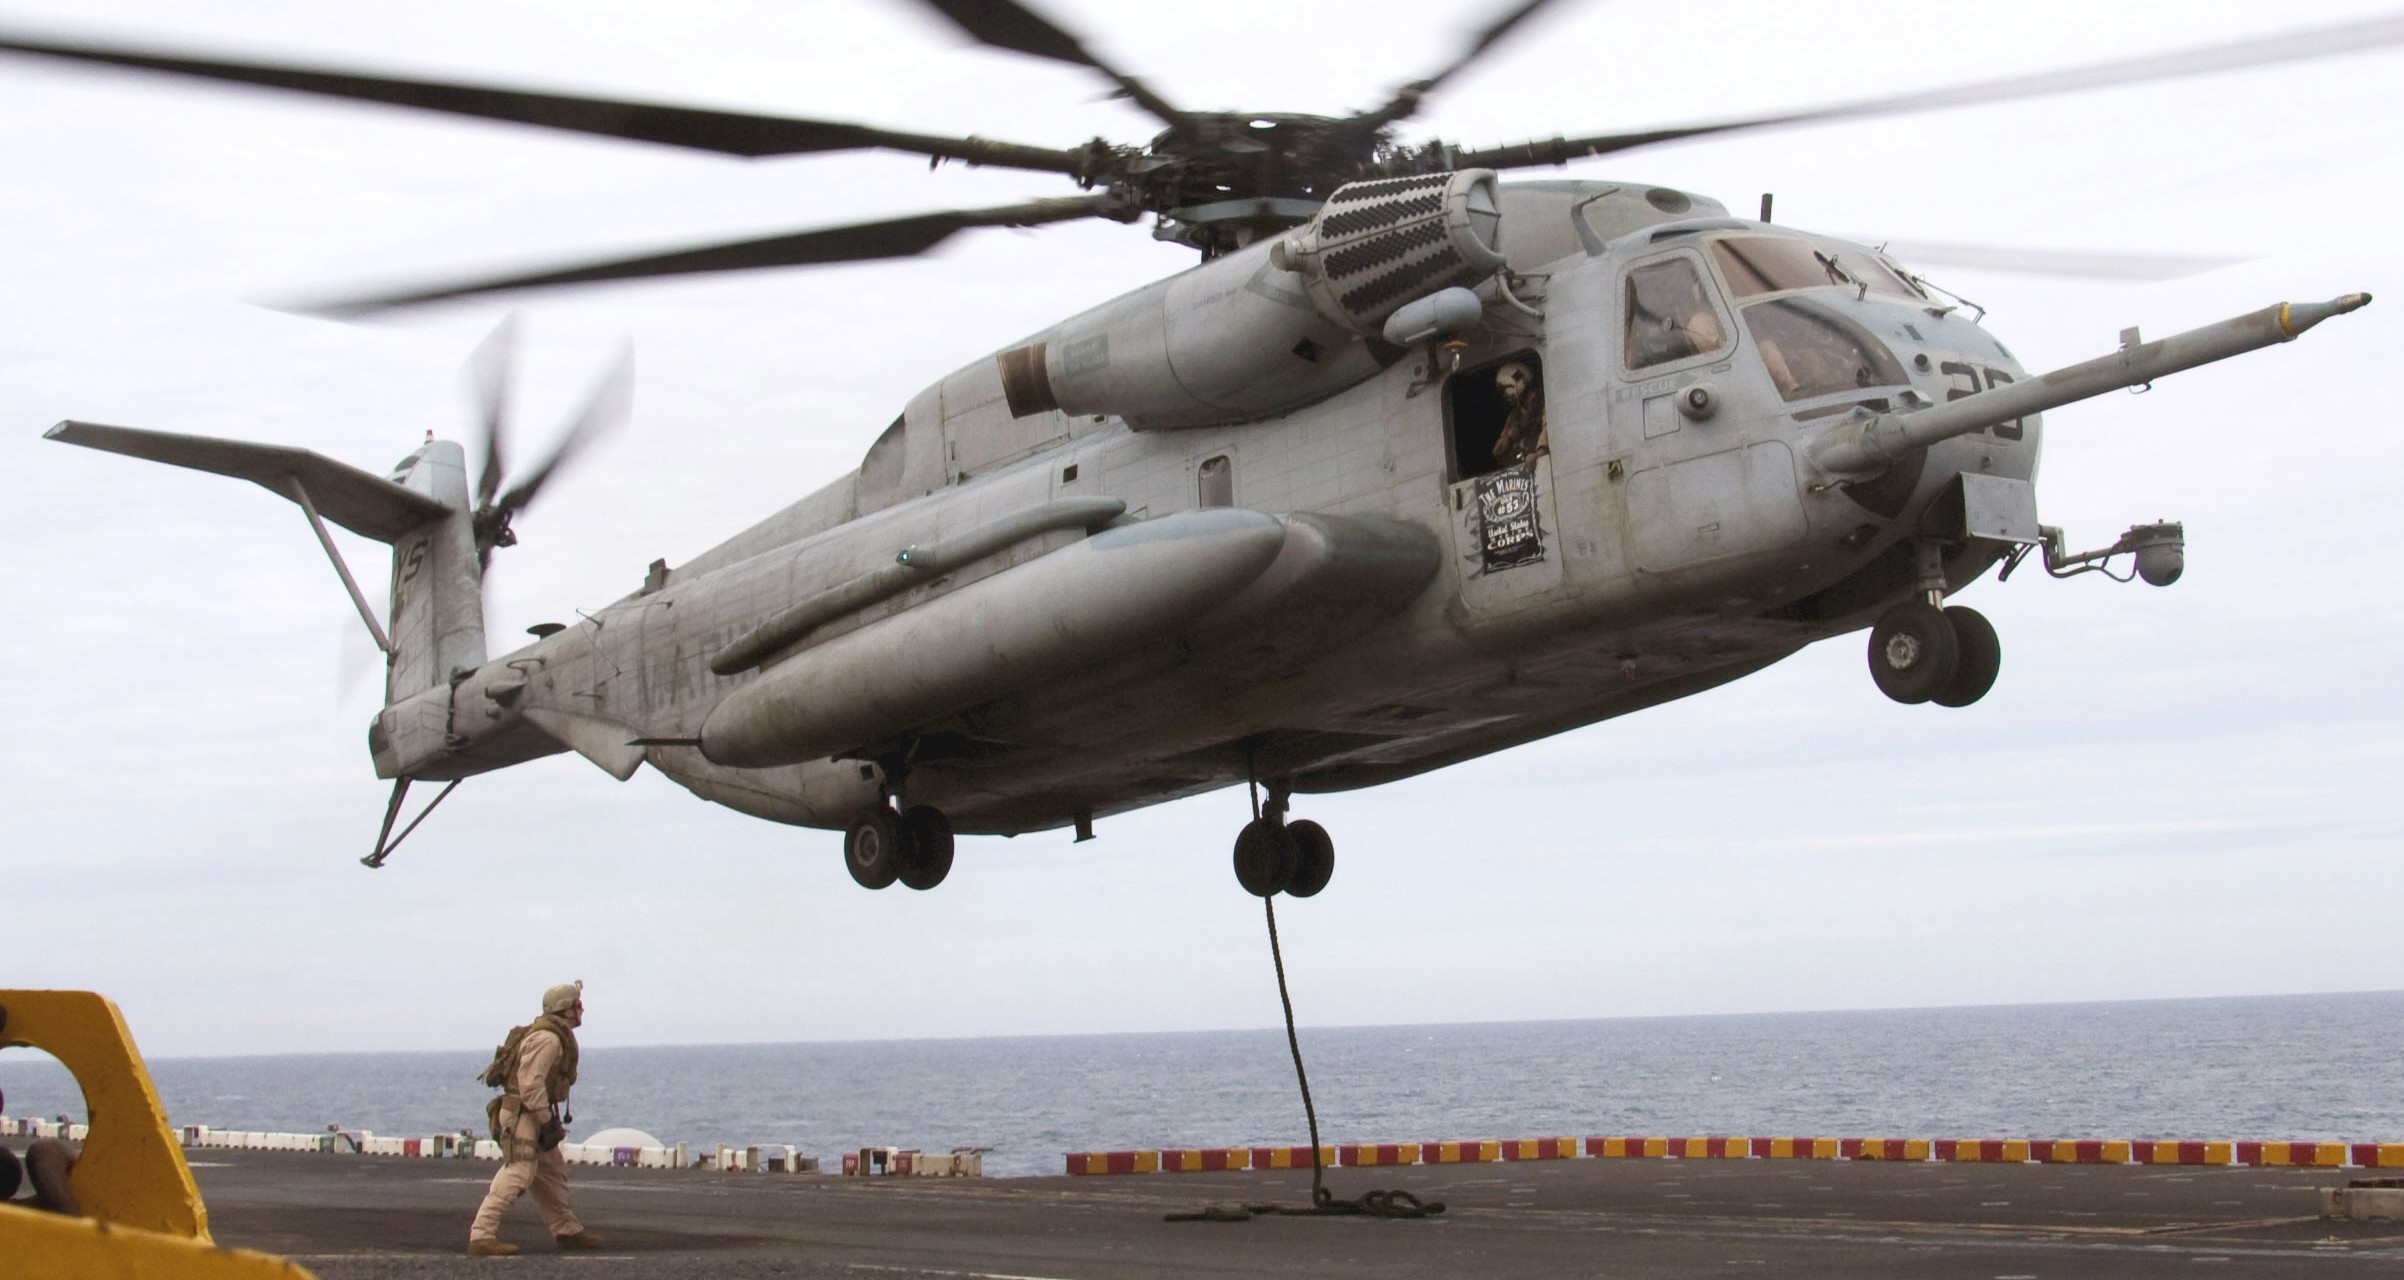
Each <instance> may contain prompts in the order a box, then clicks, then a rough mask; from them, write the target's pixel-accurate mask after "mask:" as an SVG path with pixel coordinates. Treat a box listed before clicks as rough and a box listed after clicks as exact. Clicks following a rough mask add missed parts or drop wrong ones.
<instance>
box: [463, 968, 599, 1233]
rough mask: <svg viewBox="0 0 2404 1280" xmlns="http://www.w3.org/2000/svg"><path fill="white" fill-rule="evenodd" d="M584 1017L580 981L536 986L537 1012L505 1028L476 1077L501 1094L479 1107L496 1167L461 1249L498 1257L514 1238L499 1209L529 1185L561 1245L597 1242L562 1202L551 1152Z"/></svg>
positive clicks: (564, 1188)
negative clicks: (504, 1231) (506, 1235)
mask: <svg viewBox="0 0 2404 1280" xmlns="http://www.w3.org/2000/svg"><path fill="white" fill-rule="evenodd" d="M582 1025H584V984H583V983H582V982H571V983H565V984H562V985H560V986H556V987H553V988H551V989H550V990H548V991H545V992H544V993H543V1012H542V1016H541V1017H539V1018H536V1019H535V1020H534V1021H532V1022H529V1023H527V1024H526V1025H525V1026H522V1027H517V1028H513V1029H512V1030H511V1031H510V1033H509V1038H508V1039H507V1040H504V1041H502V1042H501V1046H500V1048H498V1049H495V1050H494V1051H493V1060H492V1065H491V1066H488V1067H486V1068H485V1069H484V1076H483V1080H484V1083H486V1084H488V1085H493V1086H497V1087H498V1088H499V1089H500V1090H501V1096H500V1097H498V1098H495V1099H494V1100H493V1102H492V1105H491V1106H490V1107H488V1108H487V1109H486V1114H487V1118H488V1119H489V1120H490V1122H491V1129H492V1135H493V1140H494V1141H495V1142H498V1143H500V1144H501V1162H502V1163H501V1171H500V1172H499V1173H496V1174H494V1175H493V1178H492V1189H491V1190H490V1191H487V1192H485V1193H484V1204H483V1206H482V1207H481V1208H479V1209H477V1210H476V1221H475V1224H474V1225H472V1226H470V1227H469V1228H468V1230H467V1251H468V1256H470V1257H475V1258H503V1257H507V1256H509V1255H510V1254H513V1253H516V1252H517V1251H518V1250H517V1246H516V1245H513V1244H505V1243H503V1242H502V1240H501V1236H500V1230H501V1215H502V1214H504V1213H507V1212H508V1211H509V1206H511V1205H513V1204H515V1203H517V1198H518V1197H519V1196H522V1195H524V1194H526V1192H528V1191H532V1192H533V1193H534V1204H535V1207H536V1208H538V1209H540V1210H541V1211H542V1215H543V1225H544V1226H545V1227H548V1228H550V1230H551V1237H552V1239H554V1240H557V1241H558V1242H559V1247H560V1248H562V1249H598V1248H600V1247H601V1238H600V1237H599V1236H596V1235H594V1234H593V1233H592V1232H590V1231H587V1230H585V1229H584V1224H583V1223H581V1222H578V1221H577V1220H576V1211H575V1210H574V1209H571V1208H569V1207H568V1165H567V1160H566V1158H564V1157H562V1156H561V1155H560V1154H559V1144H560V1141H561V1140H562V1139H564V1138H565V1137H567V1132H568V1130H567V1126H568V1125H569V1123H570V1122H572V1121H574V1120H575V1118H576V1117H575V1116H574V1115H573V1114H571V1113H570V1112H569V1111H568V1091H569V1090H570V1089H573V1088H575V1087H576V1028H578V1027H580V1026H582Z"/></svg>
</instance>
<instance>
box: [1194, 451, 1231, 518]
mask: <svg viewBox="0 0 2404 1280" xmlns="http://www.w3.org/2000/svg"><path fill="white" fill-rule="evenodd" d="M1194 475H1195V485H1196V487H1197V488H1199V489H1200V490H1201V499H1202V505H1203V506H1205V507H1232V506H1234V505H1235V468H1234V467H1233V466H1231V465H1229V463H1228V461H1227V455H1226V454H1220V455H1219V456H1218V457H1215V458H1205V459H1203V460H1202V465H1201V466H1200V467H1198V468H1196V469H1195V472H1194Z"/></svg>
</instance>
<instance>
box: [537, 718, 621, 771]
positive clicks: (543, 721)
mask: <svg viewBox="0 0 2404 1280" xmlns="http://www.w3.org/2000/svg"><path fill="white" fill-rule="evenodd" d="M526 719H527V720H528V721H529V722H531V723H532V724H533V725H534V727H535V728H537V729H540V730H542V731H543V732H544V733H547V734H550V735H551V736H552V737H554V738H557V739H559V740H560V741H561V742H563V743H565V744H567V747H568V749H569V750H570V751H573V752H575V753H576V754H577V755H580V756H583V757H584V758H585V759H587V760H590V761H592V762H593V763H594V764H597V765H599V766H601V771H602V772H603V773H606V774H608V775H609V776H611V777H613V778H616V779H617V780H618V781H620V782H624V781H626V780H627V779H628V778H631V777H633V776H634V771H635V769H636V768H637V767H639V766H640V765H641V764H642V763H643V748H642V747H641V746H640V745H638V744H637V743H636V742H635V741H634V740H633V739H632V738H631V737H630V735H629V734H628V733H627V732H626V729H625V728H624V727H623V726H621V725H616V724H612V723H610V722H609V721H607V720H603V719H600V718H598V717H595V716H588V715H579V714H578V713H576V712H573V711H561V710H559V709H557V708H555V707H528V708H526Z"/></svg>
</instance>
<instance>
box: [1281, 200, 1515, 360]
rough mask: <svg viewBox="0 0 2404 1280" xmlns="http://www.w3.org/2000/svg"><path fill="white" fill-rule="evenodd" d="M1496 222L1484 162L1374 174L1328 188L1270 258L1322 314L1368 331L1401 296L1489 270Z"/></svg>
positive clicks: (1495, 266)
mask: <svg viewBox="0 0 2404 1280" xmlns="http://www.w3.org/2000/svg"><path fill="white" fill-rule="evenodd" d="M1501 222H1502V217H1501V207H1500V204H1499V203H1498V202H1497V200H1496V198H1495V191H1494V171H1493V170H1491V169H1469V170H1464V171H1462V172H1460V173H1435V174H1426V175H1423V176H1413V177H1407V178H1378V179H1373V180H1371V181H1368V182H1355V183H1351V184H1349V185H1347V186H1343V187H1339V188H1337V190H1336V193H1335V194H1334V195H1332V196H1330V197H1328V200H1327V203H1326V205H1325V206H1323V207H1322V208H1321V209H1320V210H1319V213H1318V216H1316V217H1314V218H1312V219H1311V220H1310V222H1309V224H1308V225H1306V226H1304V227H1303V228H1302V229H1301V230H1300V231H1297V232H1295V233H1294V234H1293V235H1292V236H1290V237H1288V238H1287V239H1285V240H1284V241H1281V242H1280V243H1279V244H1278V245H1276V247H1275V248H1274V249H1273V250H1272V251H1271V253H1272V260H1273V261H1275V262H1276V264H1277V265H1278V266H1280V267H1282V268H1284V269H1285V270H1288V271H1292V272H1294V273H1296V274H1298V275H1300V276H1301V277H1302V281H1303V287H1304V288H1305V289H1306V290H1307V291H1308V292H1309V294H1310V298H1311V304H1312V305H1313V306H1315V307H1316V308H1318V310H1319V311H1320V312H1321V313H1322V314H1324V315H1326V316H1327V317H1328V318H1329V319H1331V320H1334V321H1335V322H1337V323H1338V324H1341V325H1344V326H1345V327H1346V328H1349V329H1352V330H1353V331H1355V332H1357V333H1361V334H1368V335H1374V334H1376V333H1378V332H1379V329H1380V326H1382V325H1383V324H1384V322H1385V318H1386V317H1387V316H1389V315H1391V314H1393V312H1394V310H1395V308H1397V307H1400V306H1401V305H1402V304H1404V303H1406V302H1409V301H1411V300H1413V299H1415V298H1421V297H1425V296H1426V295H1428V294H1430V293H1434V292H1435V291H1436V290H1438V289H1446V288H1451V287H1453V286H1455V285H1472V284H1476V283H1477V282H1478V281H1480V280H1483V279H1485V278H1486V277H1487V276H1490V275H1492V274H1494V272H1495V271H1497V270H1499V269H1500V268H1501V267H1502V265H1503V256H1502V253H1501V251H1500V249H1499V248H1498V247H1497V246H1498V245H1499V243H1500V231H1501Z"/></svg>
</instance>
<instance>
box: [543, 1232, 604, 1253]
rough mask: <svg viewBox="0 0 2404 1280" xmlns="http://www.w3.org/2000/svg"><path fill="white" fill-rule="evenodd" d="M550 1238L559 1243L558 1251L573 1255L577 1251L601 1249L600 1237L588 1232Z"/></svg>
mask: <svg viewBox="0 0 2404 1280" xmlns="http://www.w3.org/2000/svg"><path fill="white" fill-rule="evenodd" d="M551 1238H552V1239H554V1240H557V1241H558V1242H559V1247H560V1250H561V1251H562V1252H565V1253H573V1252H575V1251H576V1250H578V1249H598V1248H600V1247H601V1243H602V1242H601V1237H599V1236H597V1235H594V1234H593V1233H592V1232H590V1231H578V1232H576V1233H575V1234H574V1235H566V1236H553V1237H551Z"/></svg>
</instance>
